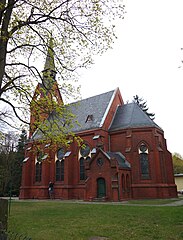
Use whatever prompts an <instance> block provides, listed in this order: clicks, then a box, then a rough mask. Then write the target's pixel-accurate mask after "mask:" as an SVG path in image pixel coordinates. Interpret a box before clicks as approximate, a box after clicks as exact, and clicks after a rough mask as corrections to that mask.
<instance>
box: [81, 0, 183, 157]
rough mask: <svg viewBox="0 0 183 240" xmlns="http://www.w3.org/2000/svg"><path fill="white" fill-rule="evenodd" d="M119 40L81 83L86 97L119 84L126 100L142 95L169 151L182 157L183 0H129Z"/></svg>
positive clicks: (89, 70)
mask: <svg viewBox="0 0 183 240" xmlns="http://www.w3.org/2000/svg"><path fill="white" fill-rule="evenodd" d="M124 3H125V5H126V12H127V13H126V15H125V19H124V20H122V21H120V22H118V25H117V35H118V39H117V41H116V42H115V44H114V45H113V50H109V51H108V52H107V53H106V54H104V55H103V56H102V57H96V58H95V64H94V65H93V66H92V67H91V68H90V69H87V70H85V71H83V73H82V76H81V77H80V80H79V82H80V83H81V94H82V97H83V98H86V97H90V96H93V95H96V94H100V93H103V92H106V91H110V90H113V89H115V88H116V87H119V89H120V91H121V94H122V97H123V100H124V102H126V101H128V100H130V101H131V100H132V98H133V96H134V95H136V94H137V95H139V96H140V97H143V98H144V100H146V101H147V105H148V107H149V112H154V113H155V117H156V118H155V122H156V123H157V124H158V125H159V126H160V127H162V128H163V130H164V135H165V138H166V139H167V146H168V149H169V151H171V152H178V153H180V154H181V155H182V156H183V143H182V140H181V138H182V136H183V119H182V118H183V114H182V113H183V108H182V102H183V100H182V91H183V87H182V84H181V82H182V79H183V66H182V67H181V60H182V59H183V51H181V48H183V0H173V1H172V0H138V1H137V0H126V1H124Z"/></svg>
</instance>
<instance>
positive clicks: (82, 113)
mask: <svg viewBox="0 0 183 240" xmlns="http://www.w3.org/2000/svg"><path fill="white" fill-rule="evenodd" d="M117 90H118V88H117V89H115V90H112V91H109V92H106V93H103V94H100V95H96V96H93V97H90V98H86V99H83V100H80V101H78V102H75V103H71V104H69V105H68V106H66V111H67V110H68V111H69V112H71V113H72V114H73V115H74V116H75V118H74V122H78V124H76V123H73V127H72V129H71V131H72V132H74V133H77V132H81V131H85V130H90V129H95V128H101V127H102V126H103V123H104V121H105V118H106V116H107V114H108V112H109V109H110V106H111V104H112V102H113V99H114V97H115V94H116V91H117ZM52 119H55V115H54V113H53V114H52V115H50V116H49V117H48V120H49V121H52ZM58 124H59V123H58ZM60 124H63V119H60ZM41 137H42V133H41V132H40V131H36V132H35V133H34V134H33V138H34V139H39V138H41Z"/></svg>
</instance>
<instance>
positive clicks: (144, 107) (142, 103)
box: [133, 95, 155, 120]
mask: <svg viewBox="0 0 183 240" xmlns="http://www.w3.org/2000/svg"><path fill="white" fill-rule="evenodd" d="M133 102H134V103H136V104H137V105H138V106H139V107H140V108H141V109H142V110H143V111H144V112H145V113H146V114H147V116H148V117H150V118H151V119H152V120H154V119H155V113H149V112H148V110H149V108H148V107H147V101H144V99H143V98H140V97H139V96H138V95H135V96H133Z"/></svg>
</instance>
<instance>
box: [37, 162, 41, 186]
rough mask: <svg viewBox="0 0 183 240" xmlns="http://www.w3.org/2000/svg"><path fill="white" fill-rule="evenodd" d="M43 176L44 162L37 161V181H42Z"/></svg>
mask: <svg viewBox="0 0 183 240" xmlns="http://www.w3.org/2000/svg"><path fill="white" fill-rule="evenodd" d="M41 177H42V163H41V162H37V163H36V176H35V178H36V182H41Z"/></svg>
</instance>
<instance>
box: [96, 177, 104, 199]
mask: <svg viewBox="0 0 183 240" xmlns="http://www.w3.org/2000/svg"><path fill="white" fill-rule="evenodd" d="M105 196H106V183H105V179H104V178H98V179H97V197H98V198H102V197H105Z"/></svg>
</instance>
